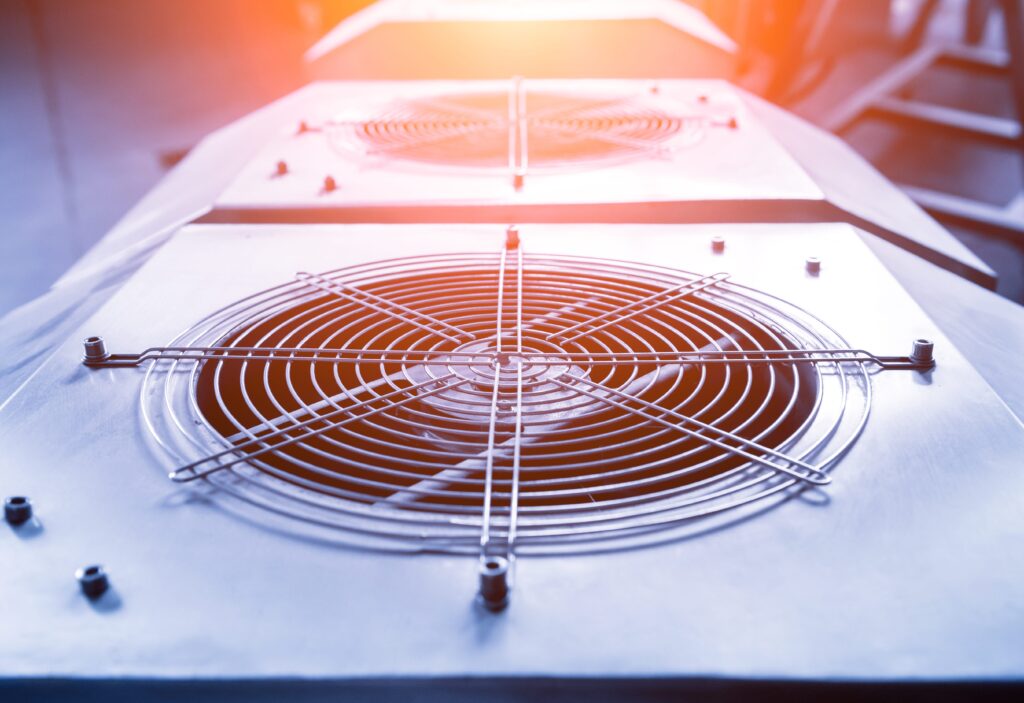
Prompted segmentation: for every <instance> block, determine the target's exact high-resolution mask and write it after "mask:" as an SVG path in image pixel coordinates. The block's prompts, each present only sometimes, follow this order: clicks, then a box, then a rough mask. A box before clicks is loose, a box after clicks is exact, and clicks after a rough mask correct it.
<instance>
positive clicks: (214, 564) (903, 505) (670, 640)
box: [0, 225, 1024, 680]
mask: <svg viewBox="0 0 1024 703" xmlns="http://www.w3.org/2000/svg"><path fill="white" fill-rule="evenodd" d="M714 235H721V236H724V237H725V238H726V242H727V245H726V251H725V253H724V254H723V255H721V256H714V255H712V254H711V253H710V251H709V246H708V244H709V240H710V238H711V237H712V236H714ZM766 235H770V236H766ZM502 237H503V230H502V228H501V227H497V226H473V227H460V226H450V225H446V226H418V227H379V226H346V227H341V226H317V227H283V226H259V227H253V226H249V227H244V226H238V227H216V228H214V227H189V228H186V229H185V230H183V231H182V232H180V233H179V234H178V235H176V236H175V238H174V239H172V240H171V241H170V242H169V243H168V244H167V245H166V246H165V247H164V248H163V249H162V250H161V251H160V252H158V254H157V255H155V256H154V257H153V258H152V259H151V260H150V261H149V262H148V263H147V264H146V265H145V267H144V268H143V269H142V270H141V271H140V273H139V274H138V275H137V276H135V277H134V278H133V279H132V280H131V281H129V282H128V283H127V284H126V285H125V286H124V287H123V288H122V289H121V291H119V292H118V294H117V295H116V296H114V297H113V298H112V299H111V301H110V302H109V303H108V304H107V305H106V306H105V307H104V308H103V309H102V310H100V311H99V312H98V313H97V314H96V315H95V316H94V317H93V318H92V319H91V320H89V321H88V322H87V323H86V324H84V325H83V326H82V327H81V328H80V329H79V330H78V333H77V334H76V337H80V336H85V335H87V334H102V335H104V336H105V337H106V338H107V339H108V341H109V344H110V347H111V349H112V350H113V351H128V350H139V349H142V348H144V347H147V346H150V345H152V344H160V343H164V342H166V341H167V340H169V339H171V338H173V337H174V336H175V335H176V334H177V333H178V332H179V331H180V330H181V329H183V328H185V327H187V326H189V325H191V324H192V323H193V322H195V321H196V320H197V319H198V318H199V317H201V316H202V315H204V314H205V313H207V312H209V311H211V310H212V309H213V308H216V307H218V306H221V305H224V304H227V303H230V302H232V301H233V300H236V299H238V298H241V297H243V296H245V295H247V294H250V293H252V292H254V291H256V290H259V289H262V288H265V287H268V286H271V285H274V284H277V283H280V282H282V281H285V280H288V279H290V278H291V276H292V275H293V274H294V272H295V271H298V270H308V269H314V270H316V269H327V268H334V267H339V266H344V265H348V264H353V263H357V262H360V261H368V260H373V259H378V258H385V257H393V256H396V255H414V254H419V253H437V252H451V251H482V252H491V251H494V250H495V249H496V248H497V247H499V246H500V245H501V242H502ZM522 238H523V246H524V247H526V248H527V249H528V250H529V251H535V252H551V253H577V254H579V253H585V254H589V255H594V256H603V257H611V258H619V259H627V260H636V261H641V262H649V263H655V264H660V265H667V264H672V263H673V262H677V263H678V265H679V266H680V267H681V268H685V269H688V270H693V271H704V272H713V271H718V270H727V271H730V272H731V273H733V275H734V278H735V280H736V281H738V282H741V283H744V284H747V285H751V286H755V287H759V288H762V289H764V290H766V291H768V292H770V293H773V294H776V295H779V296H781V297H783V298H785V299H787V300H789V301H791V302H793V303H795V304H797V305H800V306H802V307H804V308H806V309H808V310H809V311H810V312H812V313H814V314H816V315H818V316H819V317H822V318H823V319H825V320H826V321H827V322H829V323H830V324H831V325H833V326H834V327H835V328H836V329H837V330H838V331H839V332H840V333H841V334H842V335H844V336H845V337H846V338H847V339H849V340H850V341H851V343H852V344H854V345H855V346H857V347H862V348H866V349H869V350H872V351H877V352H878V353H897V354H898V353H905V352H906V350H907V347H908V345H909V343H910V340H911V339H913V338H915V337H921V336H924V337H930V338H932V339H934V340H935V342H936V355H937V359H938V367H937V368H936V369H935V371H933V372H931V373H929V374H920V373H917V372H904V371H901V372H881V373H879V374H876V375H875V377H874V391H875V393H874V402H873V406H872V415H871V417H870V419H869V423H868V427H867V429H866V431H865V433H864V435H863V436H862V437H861V438H860V440H859V441H858V442H857V443H856V444H855V445H854V447H853V449H852V450H851V451H850V453H849V454H848V455H847V456H846V457H845V458H844V459H843V460H842V461H841V462H840V464H839V466H838V467H837V468H836V469H835V471H834V474H833V476H834V483H833V485H832V486H830V487H829V488H827V489H825V490H824V491H821V492H819V491H814V492H808V493H805V494H804V496H803V497H802V498H800V499H793V500H790V501H786V502H784V503H782V504H780V505H777V506H762V507H770V508H771V509H763V510H757V511H754V510H752V511H750V512H748V513H743V512H740V513H731V514H729V519H728V521H725V522H722V521H715V522H713V523H710V524H707V525H703V526H701V525H690V526H687V527H686V528H685V529H683V530H682V531H681V532H680V533H678V534H676V535H674V536H675V537H676V539H670V540H668V541H667V542H666V543H665V544H663V545H662V546H658V547H650V548H646V549H638V550H632V551H624V552H616V553H608V554H593V555H589V556H573V557H562V558H535V559H531V558H523V559H521V560H520V561H519V564H518V574H517V585H516V591H515V593H514V600H513V603H512V605H511V606H510V608H509V610H508V611H507V612H505V613H503V614H500V615H497V616H495V615H491V614H486V613H483V612H481V611H479V610H477V609H476V608H474V606H473V605H472V595H473V592H474V590H475V561H474V560H473V559H467V558H454V557H442V556H426V555H420V556H413V555H382V554H377V553H371V552H362V551H356V550H351V549H346V548H344V547H342V546H339V545H338V544H337V543H336V542H335V541H334V540H330V539H323V538H322V537H323V536H322V535H321V536H320V537H321V538H320V539H315V538H313V537H312V536H306V537H303V536H297V535H296V534H295V532H294V530H293V529H292V528H291V527H290V525H289V524H285V523H282V522H279V521H276V520H274V519H273V518H271V517H270V516H269V515H267V514H266V513H265V512H262V511H249V510H246V509H244V508H243V507H240V506H233V505H232V504H230V503H228V502H225V501H221V500H220V499H219V497H218V496H216V495H210V494H204V493H203V491H201V490H200V491H198V492H197V491H193V490H189V489H183V488H182V487H179V486H175V485H173V484H171V483H170V482H169V481H168V480H167V479H166V478H165V475H164V472H165V470H166V467H164V466H161V465H160V463H159V461H158V460H157V459H156V457H155V455H154V453H153V452H152V451H151V448H150V447H148V446H147V441H146V439H145V437H146V433H145V431H144V428H143V427H141V425H140V422H139V418H138V398H137V394H138V392H139V388H140V380H141V376H142V373H143V372H142V371H141V370H138V369H102V370H96V371H91V370H88V369H86V368H84V367H82V366H81V365H80V363H79V361H80V356H81V346H80V344H79V342H77V341H76V340H72V341H70V342H69V343H68V344H66V345H64V346H63V347H62V348H61V349H60V350H59V351H58V352H57V353H56V354H55V355H54V357H53V358H52V359H51V360H50V361H49V362H48V363H47V364H46V365H45V366H44V367H43V368H42V370H41V371H40V373H38V374H37V375H36V377H35V378H34V379H33V380H32V381H31V382H30V383H29V384H28V385H27V386H26V387H25V388H24V389H23V390H22V392H21V393H19V394H18V395H17V396H16V397H15V399H14V400H13V401H12V403H11V404H10V405H9V406H8V407H7V408H6V409H5V410H4V411H3V413H2V414H0V442H2V444H3V446H4V449H5V452H4V453H5V465H6V468H5V485H6V486H9V487H10V488H9V489H8V490H11V491H14V490H16V491H17V492H19V493H24V494H27V495H29V496H31V497H32V498H33V499H34V501H35V504H36V506H37V514H38V517H39V521H40V524H39V525H38V526H36V527H35V528H34V529H33V530H31V531H30V532H24V531H22V530H18V531H15V530H10V529H9V530H0V542H2V544H3V547H2V548H3V550H4V553H5V563H6V575H5V578H4V579H3V580H2V581H0V598H2V600H3V602H4V603H5V604H6V606H7V607H6V613H7V615H6V616H5V634H4V635H3V637H2V638H0V660H2V661H3V662H4V674H5V675H6V676H73V677H74V676H85V677H110V676H142V677H176V678H190V677H213V678H230V677H281V676H303V677H305V676H309V677H317V678H348V677H402V676H414V675H423V676H428V677H435V676H456V677H462V676H475V675H485V676H486V675H511V676H600V677H621V676H669V677H684V676H715V677H717V676H728V677H756V678H774V677H780V678H815V679H822V678H825V679H828V678H844V679H847V678H852V679H875V680H886V679H906V678H926V679H963V678H1000V677H1014V678H1019V677H1021V676H1024V652H1022V651H1021V649H1020V648H1019V647H1018V646H1017V643H1018V641H1019V633H1020V630H1021V627H1022V626H1024V605H1022V604H1024V559H1022V557H1021V552H1020V550H1019V543H1020V538H1021V536H1022V535H1024V514H1022V513H1021V511H1020V510H1019V496H1020V495H1021V494H1022V493H1024V473H1022V472H1021V471H1020V457H1021V456H1024V430H1022V428H1021V425H1020V424H1019V423H1018V421H1017V420H1016V419H1015V418H1014V417H1013V416H1012V415H1011V414H1010V413H1009V412H1007V410H1006V408H1005V406H1004V405H1003V404H1002V403H1001V402H1000V401H999V399H998V398H997V397H996V396H995V394H994V393H992V392H991V390H990V389H989V388H988V386H987V385H986V384H985V383H984V381H982V380H981V378H980V377H979V376H978V374H977V373H976V372H975V371H974V369H973V368H972V367H971V366H970V365H969V364H968V363H967V362H966V361H965V360H964V359H963V357H961V355H960V354H959V353H958V352H957V351H956V349H954V348H953V347H952V345H951V344H950V343H949V341H948V340H947V339H946V337H945V336H944V335H943V334H942V332H941V331H940V330H939V329H937V328H936V326H935V324H934V323H933V322H932V321H931V320H929V319H928V318H927V317H926V316H925V315H924V314H923V313H922V312H921V310H920V309H919V308H918V307H917V306H916V304H914V303H913V302H912V301H911V300H910V298H909V297H908V296H907V294H906V293H905V292H904V291H903V290H902V288H901V287H900V286H899V285H898V284H897V283H896V282H895V281H894V280H893V279H892V277H891V276H890V275H889V274H888V273H887V272H886V271H885V270H884V269H883V268H882V266H881V265H880V264H879V263H878V262H877V260H876V259H875V258H874V256H873V255H872V254H871V253H870V252H869V251H868V249H867V248H866V247H865V245H864V244H863V243H862V242H861V241H860V240H859V239H858V237H857V235H856V233H855V232H854V231H853V230H852V229H851V228H850V227H848V226H844V225H796V226H781V225H751V226H743V225H735V226H714V227H712V226H699V225H694V226H628V227H610V226H607V227H599V226H536V227H533V226H524V227H523V228H522ZM811 254H813V255H816V256H818V257H820V258H821V260H822V271H821V274H820V275H819V276H817V277H815V276H809V275H807V274H806V273H805V271H804V268H803V264H804V259H805V258H806V256H808V255H811ZM882 310H884V311H885V314H884V315H881V314H878V313H879V312H880V311H882ZM741 517H744V518H749V519H743V520H739V519H738V518H741ZM711 527H714V528H716V529H710V528H711ZM671 536H673V535H666V537H667V538H668V537H671ZM88 562H102V563H104V564H106V565H107V567H108V568H109V571H110V573H111V578H112V583H113V586H114V590H113V591H112V592H111V593H108V594H107V595H106V596H104V597H103V598H102V599H101V600H100V601H98V602H96V603H93V604H90V603H89V602H88V601H86V600H85V599H83V598H82V597H81V596H80V595H79V594H78V593H77V585H76V584H75V582H74V579H73V576H72V574H73V571H74V569H75V568H77V567H79V566H81V565H82V564H84V563H88Z"/></svg>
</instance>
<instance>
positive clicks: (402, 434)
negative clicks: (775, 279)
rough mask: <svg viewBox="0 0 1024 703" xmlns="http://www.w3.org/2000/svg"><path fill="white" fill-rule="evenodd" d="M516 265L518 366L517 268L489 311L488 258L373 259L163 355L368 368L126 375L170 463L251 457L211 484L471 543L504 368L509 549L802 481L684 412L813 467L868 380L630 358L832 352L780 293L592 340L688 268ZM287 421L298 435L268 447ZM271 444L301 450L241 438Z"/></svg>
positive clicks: (667, 315)
mask: <svg viewBox="0 0 1024 703" xmlns="http://www.w3.org/2000/svg"><path fill="white" fill-rule="evenodd" d="M523 261H524V265H523V271H522V305H523V307H522V352H521V354H519V353H514V354H512V353H510V354H503V355H502V356H501V357H494V356H493V355H494V354H495V353H496V352H497V351H499V349H498V334H497V329H498V325H497V324H496V323H497V321H498V320H499V319H500V320H501V325H500V327H501V329H502V330H503V331H502V338H503V339H504V340H512V339H515V337H516V334H515V329H514V327H515V324H516V319H517V318H516V317H515V316H514V310H513V307H512V306H511V305H510V304H509V300H511V299H514V297H515V295H516V286H517V285H518V284H517V283H516V282H515V277H514V276H511V277H509V279H510V280H505V285H504V296H502V298H503V300H504V301H505V302H504V303H503V305H502V308H501V312H500V315H499V302H498V301H499V295H498V288H499V260H498V258H497V256H488V255H481V254H464V255H449V256H428V257H419V258H413V259H401V260H394V261H388V262H378V263H375V264H368V265H362V266H356V267H352V268H348V269H342V270H337V271H333V272H328V273H325V274H322V276H318V277H303V278H302V279H301V280H298V281H296V282H294V283H290V284H287V285H283V286H280V287H278V288H275V289H272V290H269V291H266V292H264V293H261V294H258V295H256V296H253V297H251V298H249V299H246V300H243V301H241V302H239V303H237V304H236V305H233V306H230V307H228V308H225V309H223V310H221V311H219V312H217V313H216V314H214V315H212V316H210V317H208V318H207V319H205V320H204V321H202V322H201V323H200V324H198V325H197V326H196V327H194V328H193V329H190V330H189V331H187V332H186V333H184V334H183V335H182V336H181V337H179V338H178V339H177V340H176V341H175V345H178V346H185V345H188V346H216V347H218V348H238V347H260V348H274V349H302V350H338V349H351V350H365V354H366V360H364V361H358V362H357V363H330V362H326V361H319V362H313V361H309V360H308V358H307V359H305V360H302V359H296V358H294V357H293V358H288V357H287V355H283V356H282V358H280V359H274V360H253V359H238V358H235V359H230V360H227V359H225V360H220V359H207V360H205V361H202V362H199V363H191V364H187V363H185V362H182V361H167V360H165V361H161V362H158V363H156V364H155V365H153V366H152V367H151V369H150V370H149V372H148V373H147V376H146V382H145V383H144V388H143V410H144V415H145V417H146V420H147V422H148V423H149V425H150V427H151V429H152V430H153V432H154V434H155V436H156V438H157V439H158V441H159V443H160V444H161V445H162V446H163V447H164V448H165V449H166V450H167V451H168V452H169V453H170V455H171V456H172V457H173V461H175V462H176V463H177V464H178V465H181V464H185V463H187V462H189V461H193V460H195V459H196V458H201V457H203V456H206V455H209V454H212V453H215V452H217V451H223V450H224V449H230V448H232V447H249V448H250V449H248V450H247V451H251V447H253V446H261V447H263V449H264V451H262V453H260V454H259V455H258V456H255V457H252V458H249V459H248V460H246V461H243V462H239V463H234V464H232V465H231V466H230V467H229V468H226V469H224V470H223V471H214V472H213V473H210V474H209V475H208V476H206V477H205V481H207V482H208V483H210V484H212V485H213V486H215V487H216V489H217V490H218V491H219V492H221V493H223V494H226V495H232V496H235V497H237V498H242V499H243V500H244V501H246V502H247V503H249V504H255V505H258V506H261V507H263V508H266V509H269V510H271V511H274V512H277V513H280V514H284V515H288V516H290V517H294V518H300V519H301V520H302V521H304V522H306V523H310V524H315V525H320V526H327V527H332V528H342V529H345V530H346V531H347V532H348V533H349V534H352V535H361V536H362V537H364V538H366V539H370V540H372V542H373V543H374V544H375V545H379V544H380V543H381V541H383V542H385V543H390V542H394V543H396V544H403V543H404V544H405V545H406V546H408V545H415V546H416V548H423V549H437V550H443V551H472V549H473V548H474V545H475V544H476V543H477V542H478V540H479V534H480V529H481V526H482V520H481V506H482V503H483V496H484V490H485V483H486V482H485V464H486V458H487V456H488V440H489V437H490V418H491V413H492V401H493V400H494V399H495V397H496V398H497V406H496V408H497V415H496V418H497V420H496V423H495V429H494V449H493V453H492V456H493V458H494V474H493V482H492V486H493V515H494V516H495V517H494V520H495V521H496V522H495V524H496V525H497V529H498V530H499V531H500V529H501V527H502V525H504V526H505V527H506V528H507V525H508V516H509V513H510V505H511V500H510V496H511V487H512V465H513V461H512V446H511V438H512V433H513V425H514V419H515V417H514V408H515V405H514V401H515V397H516V395H515V394H516V384H515V381H514V374H502V375H501V378H500V379H499V383H498V386H497V391H498V393H497V396H494V395H493V391H494V388H495V382H494V376H495V373H500V371H496V367H495V365H493V364H492V363H491V360H492V359H493V358H497V359H498V361H499V365H500V368H501V369H511V368H512V367H514V366H515V365H517V364H518V363H519V362H520V361H521V362H522V365H523V385H522V398H523V406H522V407H523V412H522V438H521V459H520V478H519V506H518V530H519V533H518V542H517V544H518V545H519V549H520V550H521V551H522V550H526V551H530V550H534V551H552V550H554V551H562V550H567V549H568V550H572V549H578V548H581V545H584V544H589V543H591V542H593V541H594V540H605V539H609V538H612V539H627V540H630V541H636V540H644V539H647V538H649V537H650V535H652V534H654V533H656V532H657V531H659V530H661V529H663V528H665V527H671V526H677V525H681V524H684V523H688V522H692V521H693V520H694V519H695V518H699V517H703V516H708V515H711V514H715V513H720V512H722V511H725V510H726V509H729V508H735V507H738V506H743V505H746V504H749V503H752V502H754V501H758V500H759V499H764V498H767V497H769V496H777V497H779V498H782V497H786V496H787V495H789V494H791V493H793V492H795V491H796V490H798V489H800V488H804V486H801V485H800V481H799V480H797V479H795V478H794V477H793V476H791V475H788V474H785V473H782V472H779V471H774V470H771V469H770V468H768V467H767V466H765V465H764V464H762V463H758V462H756V461H749V460H748V459H747V458H745V457H744V456H742V455H740V454H738V453H736V452H735V451H732V450H731V449H729V447H728V446H722V445H721V443H715V442H711V441H709V439H708V438H709V437H712V438H715V437H719V438H720V436H721V435H718V434H712V433H710V431H697V432H692V431H691V432H683V431H680V430H679V429H678V426H679V425H680V424H681V423H680V418H681V417H685V418H692V419H693V420H695V421H698V422H701V423H705V424H706V425H710V426H713V428H715V429H717V430H721V431H724V432H727V433H729V436H732V437H739V438H741V439H745V440H750V441H751V442H756V443H757V444H758V446H761V447H768V448H771V449H772V450H776V451H779V452H785V453H786V455H787V456H791V457H794V458H799V459H802V460H806V461H814V462H816V465H817V466H819V467H824V468H826V469H827V467H829V466H830V465H831V464H832V463H833V462H834V461H835V460H836V459H837V458H838V457H839V456H840V455H841V454H842V453H843V452H844V451H845V450H846V448H847V447H848V446H849V445H850V443H851V442H852V441H853V440H854V438H855V437H856V436H857V434H858V433H859V432H860V430H861V428H862V426H863V424H864V421H865V420H866V416H867V408H868V405H869V400H870V383H869V379H868V376H867V373H866V371H865V369H864V368H863V366H861V365H859V364H840V363H835V364H821V363H819V364H800V363H785V362H777V363H772V364H764V363H756V362H744V363H730V364H713V363H707V364H705V363H667V364H666V363H662V364H656V363H653V362H652V361H651V360H650V357H651V353H653V352H691V351H701V350H704V351H733V352H735V351H761V350H786V349H835V348H842V347H844V346H846V345H845V343H844V342H843V340H842V339H840V338H839V337H838V336H837V335H836V334H835V333H834V332H832V331H831V330H830V329H829V328H828V327H827V326H826V325H825V324H824V323H822V322H821V321H819V320H817V319H814V318H812V317H810V316H809V315H808V314H807V313H805V312H803V311H801V310H799V309H797V308H795V307H793V306H791V305H789V304H787V303H784V302H783V301H780V300H778V299H775V298H771V297H770V296H767V295H765V294H763V293H759V292H756V291H753V290H751V289H747V288H743V287H741V286H737V285H734V284H731V283H725V282H718V283H716V284H715V285H713V286H711V287H708V288H704V289H703V290H700V291H698V292H694V293H691V294H689V295H685V296H680V297H676V298H670V299H667V301H666V302H664V303H663V304H659V305H658V306H656V307H654V308H653V309H651V310H648V311H645V312H643V314H639V315H635V316H633V317H630V318H629V319H624V320H621V321H616V322H613V324H603V325H600V326H599V325H597V324H596V323H590V322H588V321H589V320H594V318H596V317H599V316H601V315H605V316H607V315H608V314H609V313H613V312H614V311H615V310H618V309H621V308H622V307H623V306H625V305H629V304H630V303H635V302H636V301H642V300H644V299H647V298H649V297H650V296H652V295H654V294H657V293H659V292H663V291H665V290H668V289H672V288H674V287H678V286H680V285H681V284H685V283H687V282H690V281H694V280H698V279H700V278H701V277H699V276H697V275H695V274H690V273H685V272H679V271H673V270H669V269H664V268H657V267H651V266H642V265H637V264H628V263H621V262H613V261H607V260H600V259H592V258H584V257H568V256H557V257H556V256H530V255H527V256H525V258H524V260H523ZM311 280H312V281H314V282H319V283H318V284H317V285H311V284H310V281H311ZM325 285H327V286H329V287H328V288H325V287H324V286H325ZM330 286H339V288H337V289H332V288H330ZM332 290H344V291H347V295H346V296H342V295H338V294H337V293H336V292H332ZM367 300H371V301H372V300H376V301H381V300H386V301H389V302H390V303H393V304H397V305H400V306H403V307H404V309H405V310H407V311H415V312H416V313H418V314H421V315H423V316H429V318H428V317H417V316H415V315H412V314H409V313H403V314H404V315H405V318H406V319H405V321H403V320H402V319H400V318H399V317H398V316H396V315H395V314H393V311H394V310H395V309H397V308H393V309H392V312H391V313H388V312H386V311H385V312H380V311H378V310H375V309H373V307H372V306H368V305H367V304H366V301H367ZM426 319H429V320H433V321H434V322H428V323H427V324H424V323H423V320H426ZM611 320H613V321H614V320H615V316H614V315H612V317H611ZM566 330H572V331H573V333H572V334H568V333H567V332H566ZM502 349H503V350H509V349H510V347H509V346H508V345H507V341H506V343H505V346H503V347H502ZM381 351H384V352H386V356H387V360H386V361H382V360H381V358H382V357H381V356H380V352H381ZM472 355H478V356H472ZM489 355H490V356H489ZM403 359H405V361H403ZM652 408H653V410H652ZM369 410H372V413H368V414H366V415H363V413H366V412H367V411H369ZM638 411H641V412H638ZM357 416H359V417H357ZM652 417H654V418H656V419H654V420H652ZM318 418H323V419H322V420H318ZM339 420H344V422H339ZM300 423H301V424H302V425H304V426H306V427H307V428H308V429H312V430H317V432H316V433H315V434H313V435H311V436H306V435H305V434H304V433H303V434H302V436H301V437H300V435H299V434H288V428H289V427H292V428H294V427H297V426H299V425H300ZM331 423H334V424H331ZM269 432H276V433H278V434H277V435H276V436H278V437H283V438H298V439H294V440H292V439H289V442H288V443H287V446H285V444H284V443H282V444H281V445H278V446H274V447H270V445H269V444H267V445H265V446H264V445H259V443H258V440H259V439H260V438H261V437H267V433H269Z"/></svg>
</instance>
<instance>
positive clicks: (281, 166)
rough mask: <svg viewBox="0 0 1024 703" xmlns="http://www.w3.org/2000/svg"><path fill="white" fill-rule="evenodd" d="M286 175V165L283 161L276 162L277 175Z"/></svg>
mask: <svg viewBox="0 0 1024 703" xmlns="http://www.w3.org/2000/svg"><path fill="white" fill-rule="evenodd" d="M286 173H288V163H287V162H285V161H278V162H277V175H279V176H283V175H285V174H286Z"/></svg>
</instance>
